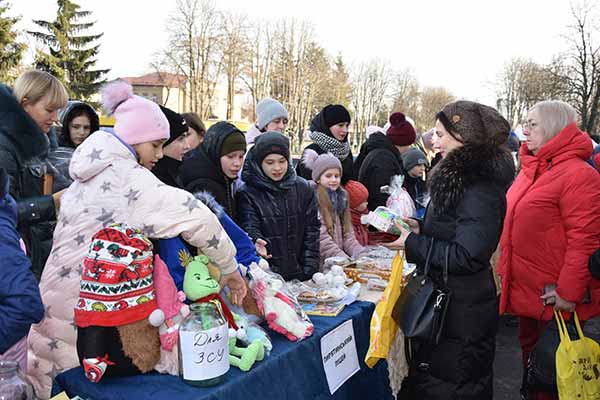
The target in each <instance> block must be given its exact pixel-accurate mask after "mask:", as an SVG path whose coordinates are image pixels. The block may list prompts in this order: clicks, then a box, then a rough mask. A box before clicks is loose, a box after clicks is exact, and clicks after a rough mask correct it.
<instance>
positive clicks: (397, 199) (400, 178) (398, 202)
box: [381, 175, 416, 218]
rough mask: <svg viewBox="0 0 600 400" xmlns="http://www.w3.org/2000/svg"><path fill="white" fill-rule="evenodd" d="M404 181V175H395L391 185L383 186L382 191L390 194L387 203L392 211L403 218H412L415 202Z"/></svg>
mask: <svg viewBox="0 0 600 400" xmlns="http://www.w3.org/2000/svg"><path fill="white" fill-rule="evenodd" d="M403 183H404V175H395V176H393V177H392V179H391V182H390V185H389V186H384V187H383V188H381V192H382V193H388V194H389V195H390V196H389V197H388V199H387V201H386V203H385V205H386V206H387V208H389V209H390V211H391V212H392V213H394V214H395V215H396V216H398V217H401V218H410V217H413V216H414V215H415V211H416V209H415V203H414V202H413V199H412V198H411V197H410V194H408V192H407V191H406V189H404V188H403V187H402V184H403Z"/></svg>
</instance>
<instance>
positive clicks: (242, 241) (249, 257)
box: [219, 212, 260, 266]
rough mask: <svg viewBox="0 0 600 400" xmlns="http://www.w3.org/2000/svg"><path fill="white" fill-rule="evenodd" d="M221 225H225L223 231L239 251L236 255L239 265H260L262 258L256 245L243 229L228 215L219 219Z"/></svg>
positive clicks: (224, 214)
mask: <svg viewBox="0 0 600 400" xmlns="http://www.w3.org/2000/svg"><path fill="white" fill-rule="evenodd" d="M219 221H220V222H221V225H223V229H225V232H226V233H227V235H228V236H229V238H230V239H231V241H232V242H233V245H234V246H235V249H236V251H237V253H236V255H235V259H236V260H237V262H238V264H242V265H245V266H248V265H250V264H252V263H253V262H255V263H258V262H259V261H260V258H259V257H258V255H257V254H256V248H255V247H254V243H252V240H251V239H250V237H249V236H248V234H247V233H246V232H244V230H243V229H242V228H240V227H239V226H238V225H237V224H236V223H235V222H234V221H233V220H232V219H231V218H230V217H229V215H227V213H225V212H224V213H222V214H221V217H220V218H219Z"/></svg>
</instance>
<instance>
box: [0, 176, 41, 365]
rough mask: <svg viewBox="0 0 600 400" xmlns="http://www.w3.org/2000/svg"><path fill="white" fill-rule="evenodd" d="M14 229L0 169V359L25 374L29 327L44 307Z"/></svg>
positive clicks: (14, 220) (5, 179)
mask: <svg viewBox="0 0 600 400" xmlns="http://www.w3.org/2000/svg"><path fill="white" fill-rule="evenodd" d="M16 228H17V209H16V203H15V201H14V199H13V198H12V197H11V196H10V194H9V189H8V176H7V174H6V172H5V171H4V169H2V168H0V258H1V259H2V262H1V263H0V274H1V276H2V279H0V360H10V361H17V362H19V364H20V365H21V369H22V370H24V371H25V370H26V366H27V334H28V333H29V327H30V326H31V324H33V323H37V322H40V321H41V320H42V318H43V317H44V306H43V304H42V299H41V297H40V291H39V289H38V285H37V282H36V280H35V277H34V276H33V273H32V272H31V262H30V261H29V259H28V258H27V256H26V255H25V253H24V252H23V250H22V249H21V245H20V239H19V234H18V233H17V229H16Z"/></svg>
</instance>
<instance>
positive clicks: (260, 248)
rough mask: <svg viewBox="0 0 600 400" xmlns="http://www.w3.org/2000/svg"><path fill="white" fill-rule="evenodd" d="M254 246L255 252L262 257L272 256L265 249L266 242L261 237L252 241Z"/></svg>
mask: <svg viewBox="0 0 600 400" xmlns="http://www.w3.org/2000/svg"><path fill="white" fill-rule="evenodd" d="M254 247H256V253H258V255H259V256H261V257H262V258H264V259H265V260H266V259H269V258H271V257H272V255H271V254H269V252H268V251H267V242H266V241H264V240H263V239H256V243H254Z"/></svg>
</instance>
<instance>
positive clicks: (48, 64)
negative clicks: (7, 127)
mask: <svg viewBox="0 0 600 400" xmlns="http://www.w3.org/2000/svg"><path fill="white" fill-rule="evenodd" d="M57 3H58V12H57V14H56V19H55V20H54V21H52V22H50V21H42V20H35V21H33V22H35V23H36V24H37V25H38V26H40V27H41V28H43V29H44V30H45V31H46V32H47V33H44V32H29V33H30V34H31V35H33V36H34V37H35V38H36V39H38V40H40V41H41V42H42V43H44V44H45V45H46V46H48V50H49V52H48V53H46V52H44V51H41V50H38V51H37V52H36V57H35V65H36V68H39V69H42V70H44V71H48V72H49V73H51V74H53V75H54V76H56V77H57V78H59V79H61V80H62V81H63V82H64V83H65V84H66V86H67V88H68V89H69V92H70V95H71V97H72V98H76V99H84V100H87V99H89V97H90V96H91V95H92V94H94V93H96V92H97V91H98V87H99V86H100V85H101V84H102V83H104V82H106V80H105V79H102V77H103V76H104V75H105V74H106V73H107V72H108V71H109V70H108V69H92V68H93V67H94V65H95V64H96V59H95V57H96V55H97V54H98V49H99V47H100V45H99V44H98V45H91V43H92V42H95V41H97V40H98V39H100V38H101V37H102V35H103V34H98V35H82V34H81V32H82V31H85V30H87V29H90V28H91V27H92V26H93V25H94V24H95V22H85V23H78V21H79V20H80V19H82V18H84V17H87V16H89V15H90V14H91V12H90V11H82V10H80V7H79V5H77V4H75V3H74V2H72V1H69V0H57Z"/></svg>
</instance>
